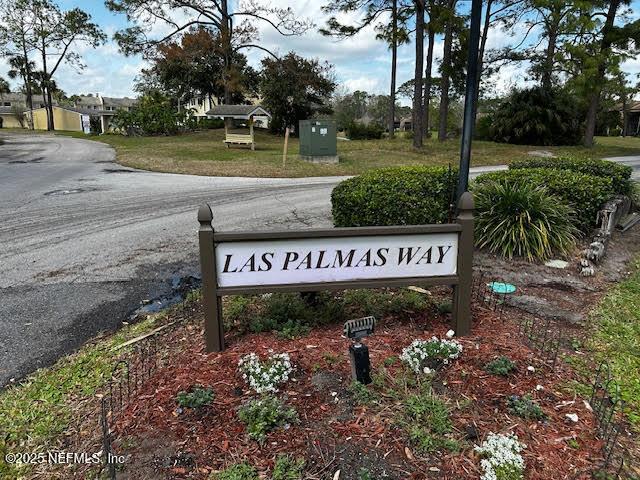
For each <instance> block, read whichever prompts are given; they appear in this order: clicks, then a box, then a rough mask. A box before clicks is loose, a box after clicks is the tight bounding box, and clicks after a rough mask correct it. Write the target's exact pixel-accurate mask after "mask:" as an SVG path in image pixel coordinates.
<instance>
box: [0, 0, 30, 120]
mask: <svg viewBox="0 0 640 480" xmlns="http://www.w3.org/2000/svg"><path fill="white" fill-rule="evenodd" d="M0 18H2V19H3V23H2V24H0V45H4V46H3V47H0V56H3V57H5V58H8V59H9V66H10V68H11V72H14V77H15V76H20V77H21V78H22V81H23V85H24V91H25V95H26V97H27V107H28V109H29V110H33V93H32V85H33V78H32V74H31V72H32V71H33V62H30V61H29V54H30V53H31V51H32V50H33V45H32V43H31V41H30V39H31V38H32V35H33V27H34V16H33V12H32V11H31V9H30V2H29V0H0ZM11 72H10V73H11ZM14 77H11V78H14ZM27 121H28V125H29V128H30V129H33V120H32V119H31V116H28V120H27Z"/></svg>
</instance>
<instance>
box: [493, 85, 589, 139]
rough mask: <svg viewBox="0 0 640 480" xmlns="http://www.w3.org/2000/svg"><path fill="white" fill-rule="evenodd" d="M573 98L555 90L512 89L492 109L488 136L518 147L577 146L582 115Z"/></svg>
mask: <svg viewBox="0 0 640 480" xmlns="http://www.w3.org/2000/svg"><path fill="white" fill-rule="evenodd" d="M577 104H578V102H576V100H575V98H573V97H572V96H571V95H569V94H567V93H565V92H560V91H557V90H551V91H549V90H547V89H544V88H542V87H533V88H529V89H523V90H514V91H513V92H512V93H511V94H510V95H509V97H507V99H506V100H505V101H504V102H502V104H501V105H500V106H499V107H498V108H497V109H496V111H495V112H494V115H493V121H492V123H491V128H490V132H491V137H492V139H493V140H495V141H496V142H503V143H514V144H520V145H578V144H579V143H580V141H581V140H582V119H583V113H582V112H581V111H580V109H578V108H576V105H577Z"/></svg>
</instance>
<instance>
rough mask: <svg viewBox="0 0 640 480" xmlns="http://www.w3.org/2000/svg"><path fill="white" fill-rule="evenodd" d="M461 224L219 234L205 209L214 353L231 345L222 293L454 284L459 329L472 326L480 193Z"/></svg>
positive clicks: (463, 203) (209, 335) (209, 334)
mask: <svg viewBox="0 0 640 480" xmlns="http://www.w3.org/2000/svg"><path fill="white" fill-rule="evenodd" d="M458 211H459V214H458V217H457V218H456V223H450V224H442V225H406V226H398V227H357V228H333V229H322V230H318V229H314V230H298V231H290V230H286V231H273V232H224V233H216V232H215V231H214V228H213V225H212V221H213V212H212V211H211V207H210V206H209V205H203V206H202V207H200V210H199V211H198V221H199V222H200V231H199V240H200V263H201V266H202V295H203V302H204V309H205V335H206V344H207V351H208V352H219V351H222V350H223V349H224V328H223V322H222V296H223V295H239V294H258V293H268V292H305V291H320V290H342V289H349V288H383V287H401V286H410V285H424V286H431V285H452V286H453V288H454V305H453V318H452V323H453V329H454V331H455V332H456V334H457V335H459V336H462V335H467V334H469V332H470V331H471V285H472V268H473V198H472V196H471V194H470V193H469V192H466V193H465V194H464V195H463V196H462V198H461V199H460V202H459V205H458Z"/></svg>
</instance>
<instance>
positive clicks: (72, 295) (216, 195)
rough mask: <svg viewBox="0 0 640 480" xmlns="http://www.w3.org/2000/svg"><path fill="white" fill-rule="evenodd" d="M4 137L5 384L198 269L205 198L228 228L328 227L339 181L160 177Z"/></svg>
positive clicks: (0, 288)
mask: <svg viewBox="0 0 640 480" xmlns="http://www.w3.org/2000/svg"><path fill="white" fill-rule="evenodd" d="M0 140H4V144H3V145H0V246H1V248H0V265H1V268H0V271H1V273H2V275H1V276H0V299H1V300H0V342H1V343H0V386H1V385H5V384H6V383H7V382H9V381H10V379H12V378H13V379H16V380H17V379H19V378H21V377H23V376H24V375H25V374H27V373H29V372H32V371H33V370H35V369H37V368H39V367H42V366H46V365H50V364H52V363H53V362H54V361H55V360H56V359H57V358H59V357H60V356H61V355H63V354H65V353H68V352H70V351H73V350H75V349H76V348H78V347H79V346H80V345H82V344H83V343H84V342H86V341H87V340H89V339H91V338H93V337H95V336H96V334H97V333H99V332H101V331H105V330H113V329H115V328H117V327H119V326H120V325H121V324H122V322H123V321H127V320H128V319H129V316H130V315H131V313H132V312H134V311H135V310H136V309H138V308H139V307H140V306H141V302H143V301H145V300H148V299H153V298H156V297H158V296H162V295H168V294H171V292H172V289H173V287H175V285H176V283H177V282H178V281H179V279H181V278H185V277H188V276H198V275H199V271H200V268H199V264H198V262H199V260H198V249H197V244H196V241H197V234H196V231H197V228H198V222H197V220H196V212H197V209H198V207H199V206H200V205H201V204H202V203H204V202H209V203H210V204H211V206H212V208H213V210H214V215H215V221H214V224H215V227H216V228H219V229H221V230H254V229H258V228H260V229H282V228H306V227H328V226H331V216H330V202H329V198H330V193H331V189H332V188H333V186H334V185H335V184H336V183H337V182H338V181H339V180H340V179H339V178H331V177H330V178H310V179H250V178H209V177H198V176H189V175H171V174H160V173H150V172H142V171H136V170H131V169H128V168H124V167H122V166H120V165H118V164H116V163H115V162H114V160H115V154H114V151H113V149H112V148H111V147H109V146H107V145H104V144H100V143H96V142H91V141H86V140H79V139H73V138H68V137H59V136H49V135H27V134H13V135H6V134H0Z"/></svg>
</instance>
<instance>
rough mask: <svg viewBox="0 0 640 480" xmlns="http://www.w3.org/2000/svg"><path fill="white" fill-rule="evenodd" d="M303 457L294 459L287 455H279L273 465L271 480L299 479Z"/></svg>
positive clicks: (302, 466) (303, 462)
mask: <svg viewBox="0 0 640 480" xmlns="http://www.w3.org/2000/svg"><path fill="white" fill-rule="evenodd" d="M304 464H305V461H304V459H302V458H300V459H297V460H296V459H294V458H291V457H289V456H287V455H279V456H278V458H277V459H276V464H275V466H274V467H273V473H272V474H271V480H300V479H301V478H302V470H303V468H304Z"/></svg>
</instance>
